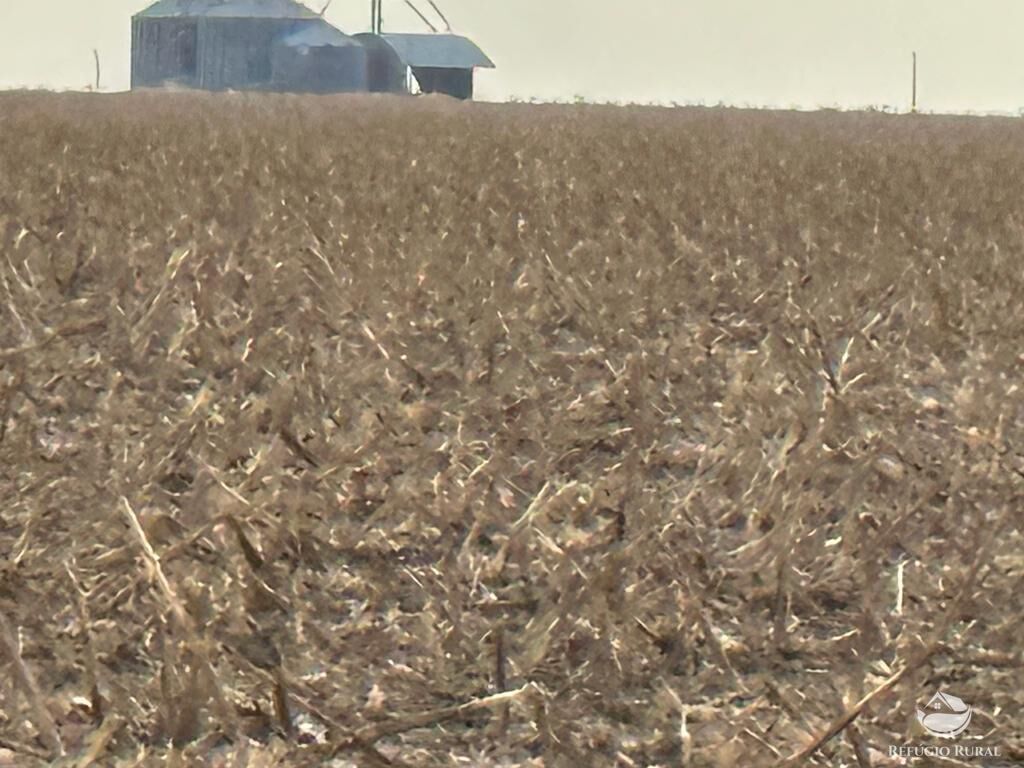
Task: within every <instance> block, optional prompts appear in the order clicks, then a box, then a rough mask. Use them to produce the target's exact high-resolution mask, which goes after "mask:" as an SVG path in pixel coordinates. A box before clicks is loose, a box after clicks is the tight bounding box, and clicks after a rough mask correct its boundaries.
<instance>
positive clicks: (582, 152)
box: [0, 94, 1024, 768]
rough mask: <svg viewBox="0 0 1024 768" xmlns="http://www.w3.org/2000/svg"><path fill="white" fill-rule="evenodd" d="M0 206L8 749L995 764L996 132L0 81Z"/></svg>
mask: <svg viewBox="0 0 1024 768" xmlns="http://www.w3.org/2000/svg"><path fill="white" fill-rule="evenodd" d="M0 179H2V188H0V252H2V254H3V258H2V260H0V291H2V301H0V317H2V320H0V500H2V504H0V551H2V552H3V554H4V558H3V560H2V561H0V669H2V670H3V674H2V675H0V763H3V762H4V761H7V763H8V764H14V765H19V766H21V765H25V766H30V765H36V764H46V763H48V762H49V761H50V760H51V759H52V758H53V757H54V756H55V755H57V754H60V753H63V754H65V755H66V756H67V762H66V764H67V765H75V766H79V767H84V766H88V765H116V766H131V765H150V764H152V765H160V764H164V762H163V761H164V760H167V761H169V762H168V763H167V764H173V765H192V764H194V765H220V766H272V765H273V766H276V765H295V766H300V765H320V764H324V765H334V766H349V765H358V766H364V765H365V766H371V765H396V766H418V767H419V766H434V765H437V766H441V765H473V766H489V765H508V766H511V765H535V766H542V765H543V766H613V765H614V766H732V765H744V766H762V765H775V764H782V763H783V762H784V761H787V760H788V764H793V765H795V764H808V765H836V766H838V765H858V766H861V767H862V768H863V766H871V765H895V764H898V761H896V760H894V759H892V758H890V757H888V754H887V750H888V747H889V746H890V745H902V744H906V743H909V742H924V743H931V742H930V738H929V737H927V735H926V734H924V733H923V732H922V731H921V730H920V728H919V726H918V725H917V723H916V721H915V706H917V705H919V704H923V703H924V702H925V701H927V699H928V698H929V697H930V696H931V695H932V693H934V692H935V690H937V689H939V688H945V689H946V690H949V691H950V692H952V693H955V694H956V695H958V696H960V697H962V698H963V699H964V700H966V701H968V702H969V703H971V704H973V705H974V707H975V714H974V721H973V723H972V726H971V729H970V731H969V734H968V736H966V737H964V738H968V737H973V738H980V739H981V740H982V741H983V742H984V743H986V744H992V745H998V746H999V747H1000V749H1001V751H1002V754H1003V756H1004V758H1003V759H1005V760H1006V761H1008V762H1007V764H1010V763H1013V762H1015V761H1019V760H1021V759H1022V757H1024V737H1022V730H1021V724H1020V719H1019V716H1020V711H1021V704H1022V702H1024V694H1022V692H1021V690H1020V687H1019V683H1020V680H1021V643H1020V616H1021V615H1022V613H1024V603H1022V592H1024V590H1022V581H1024V557H1022V554H1021V551H1022V549H1021V544H1022V542H1021V531H1022V520H1024V516H1022V512H1021V507H1020V501H1021V498H1022V490H1024V479H1022V478H1024V449H1022V448H1021V446H1022V445H1024V429H1022V427H1024V420H1022V418H1024V414H1022V412H1021V406H1022V404H1024V390H1022V388H1021V384H1020V373H1021V367H1022V365H1024V357H1022V356H1021V350H1020V340H1021V339H1022V338H1024V306H1022V299H1021V297H1022V296H1024V271H1022V269H1021V259H1022V257H1024V216H1022V214H1021V207H1020V201H1021V197H1022V192H1024V189H1022V181H1021V180H1022V179H1024V128H1022V127H1021V124H1020V123H1019V121H1015V120H976V119H954V118H917V117H898V118H897V117H887V116H881V115H874V116H872V115H841V114H824V113H823V114H815V115H796V114H775V113H749V112H739V111H721V110H658V109H640V108H636V109H632V108H630V109H615V108H598V107H582V106H580V107H537V106H525V105H517V106H486V105H479V104H477V105H472V104H456V103H449V102H447V101H445V100H440V99H422V100H411V99H408V100H407V99H397V100H391V99H378V98H370V97H364V98H337V99H336V98H324V99H303V98H292V97H269V96H264V97H258V98H255V97H247V96H241V95H226V96H219V97H214V96H194V95H186V94H142V95H132V96H117V97H100V96H95V97H81V96H47V95H32V94H12V95H7V96H4V97H2V98H0ZM990 764H996V763H990Z"/></svg>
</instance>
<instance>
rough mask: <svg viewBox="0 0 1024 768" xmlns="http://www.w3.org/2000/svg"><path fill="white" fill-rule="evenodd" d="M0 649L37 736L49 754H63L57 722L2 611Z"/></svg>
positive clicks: (0, 617)
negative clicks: (21, 695)
mask: <svg viewBox="0 0 1024 768" xmlns="http://www.w3.org/2000/svg"><path fill="white" fill-rule="evenodd" d="M0 650H2V651H3V655H4V656H5V657H6V659H7V663H8V664H10V665H11V668H12V669H13V670H14V679H15V681H16V682H17V684H18V687H19V688H20V689H21V691H22V693H23V694H24V695H25V698H26V699H27V700H28V703H29V705H30V706H31V707H32V712H33V714H34V715H35V721H36V727H37V728H38V729H39V736H40V738H41V739H42V740H43V743H44V744H45V745H46V747H47V749H49V750H50V756H51V757H53V758H57V757H61V756H63V755H64V745H63V744H62V743H61V738H60V733H58V731H57V724H56V723H55V722H54V720H53V716H52V715H51V714H50V709H49V707H47V705H46V699H45V698H44V697H43V693H42V691H40V690H39V685H38V684H37V683H36V678H35V675H33V674H32V670H31V669H29V667H28V665H27V664H26V663H25V660H24V659H23V658H22V657H21V649H20V646H19V643H18V639H17V637H15V634H14V631H13V630H12V628H11V625H10V624H9V623H8V621H7V617H6V616H5V615H4V614H3V612H0Z"/></svg>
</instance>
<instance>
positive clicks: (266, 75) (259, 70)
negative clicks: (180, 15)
mask: <svg viewBox="0 0 1024 768" xmlns="http://www.w3.org/2000/svg"><path fill="white" fill-rule="evenodd" d="M309 23H311V22H310V21H304V20H301V19H258V18H253V19H226V18H210V17H204V18H201V19H200V20H199V62H200V65H199V87H200V88H205V89H206V90H211V91H219V90H226V89H233V90H268V89H270V88H271V87H272V80H273V64H272V61H271V48H272V47H273V41H274V39H275V38H277V37H278V36H280V35H286V34H288V33H289V32H292V31H294V30H298V29H301V27H302V25H303V24H309Z"/></svg>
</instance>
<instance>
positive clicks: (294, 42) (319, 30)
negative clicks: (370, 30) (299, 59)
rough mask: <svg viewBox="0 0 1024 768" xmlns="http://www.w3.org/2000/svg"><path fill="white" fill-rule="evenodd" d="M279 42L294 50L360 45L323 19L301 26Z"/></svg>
mask: <svg viewBox="0 0 1024 768" xmlns="http://www.w3.org/2000/svg"><path fill="white" fill-rule="evenodd" d="M280 42H281V43H282V44H283V45H286V46H293V47H296V48H299V47H302V46H306V47H309V48H324V47H328V46H329V47H334V48H344V47H348V46H352V45H360V43H359V41H358V40H355V39H353V38H351V37H349V36H348V35H346V34H345V33H344V32H342V31H341V30H339V29H337V28H335V27H332V26H331V25H330V24H328V23H327V22H326V21H324V20H323V19H317V20H316V21H312V22H310V23H308V24H303V25H302V28H301V29H299V30H298V31H296V32H292V33H291V34H288V35H285V36H284V37H282V38H281V40H280Z"/></svg>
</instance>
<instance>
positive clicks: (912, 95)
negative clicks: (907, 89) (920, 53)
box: [910, 51, 917, 113]
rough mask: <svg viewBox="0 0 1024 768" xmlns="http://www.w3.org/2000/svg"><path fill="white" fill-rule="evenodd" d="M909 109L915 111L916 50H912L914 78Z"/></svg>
mask: <svg viewBox="0 0 1024 768" xmlns="http://www.w3.org/2000/svg"><path fill="white" fill-rule="evenodd" d="M910 111H911V112H914V113H916V112H917V51H914V79H913V85H912V87H911V93H910Z"/></svg>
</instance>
